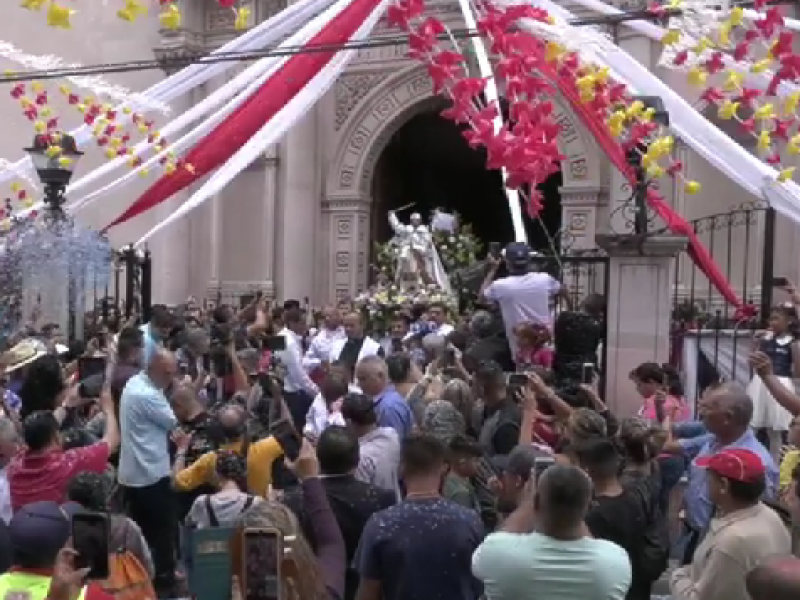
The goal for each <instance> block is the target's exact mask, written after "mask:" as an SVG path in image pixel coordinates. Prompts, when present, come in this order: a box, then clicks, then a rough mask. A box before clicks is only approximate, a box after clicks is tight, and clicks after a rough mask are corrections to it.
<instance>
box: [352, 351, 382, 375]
mask: <svg viewBox="0 0 800 600" xmlns="http://www.w3.org/2000/svg"><path fill="white" fill-rule="evenodd" d="M356 369H369V370H370V371H377V372H378V373H382V374H383V375H384V376H386V377H388V376H389V367H387V366H386V361H385V360H383V359H382V358H381V357H380V356H375V355H373V356H365V357H364V358H362V359H361V360H360V361H358V364H357V365H356Z"/></svg>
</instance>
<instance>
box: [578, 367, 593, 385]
mask: <svg viewBox="0 0 800 600" xmlns="http://www.w3.org/2000/svg"><path fill="white" fill-rule="evenodd" d="M593 381H594V363H583V368H582V369H581V383H592V382H593Z"/></svg>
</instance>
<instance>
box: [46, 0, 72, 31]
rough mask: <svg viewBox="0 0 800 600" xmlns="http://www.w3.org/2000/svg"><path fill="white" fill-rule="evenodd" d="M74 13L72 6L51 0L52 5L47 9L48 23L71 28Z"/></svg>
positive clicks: (61, 27)
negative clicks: (68, 6)
mask: <svg viewBox="0 0 800 600" xmlns="http://www.w3.org/2000/svg"><path fill="white" fill-rule="evenodd" d="M74 14H75V11H74V10H72V9H71V8H67V7H66V6H61V5H60V4H57V3H56V2H50V6H49V7H48V9H47V24H48V25H50V27H58V28H60V29H71V28H72V23H70V19H71V18H72V15H74Z"/></svg>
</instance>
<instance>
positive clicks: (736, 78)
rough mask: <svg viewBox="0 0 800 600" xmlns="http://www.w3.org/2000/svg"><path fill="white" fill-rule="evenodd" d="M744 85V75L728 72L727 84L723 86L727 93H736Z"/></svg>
mask: <svg viewBox="0 0 800 600" xmlns="http://www.w3.org/2000/svg"><path fill="white" fill-rule="evenodd" d="M742 83H744V73H739V71H728V73H727V77H726V79H725V83H723V84H722V87H723V89H724V90H725V91H726V92H735V91H736V90H738V89H739V88H740V87H742Z"/></svg>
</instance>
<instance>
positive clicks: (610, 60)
mask: <svg viewBox="0 0 800 600" xmlns="http://www.w3.org/2000/svg"><path fill="white" fill-rule="evenodd" d="M580 1H581V2H582V1H584V0H580ZM501 3H505V0H503V1H502V2H501ZM533 3H534V4H535V5H538V6H540V7H541V8H544V9H546V10H547V11H548V12H550V13H551V14H552V15H553V16H556V17H557V19H558V20H560V22H558V23H556V24H555V25H553V26H551V25H547V24H543V23H539V22H533V21H530V20H525V21H523V22H522V23H521V26H522V27H523V28H525V29H528V30H529V31H532V32H533V33H534V34H536V35H542V36H544V37H546V38H548V39H557V40H558V41H559V42H561V43H562V44H565V45H566V46H567V47H569V48H570V49H573V50H576V51H578V52H580V53H581V55H582V56H585V57H587V60H588V59H589V58H591V57H596V58H597V60H598V61H599V64H600V65H607V66H608V67H609V68H610V69H611V70H612V71H613V73H614V74H615V76H616V78H618V80H619V81H621V82H622V83H625V84H626V85H628V87H629V88H630V89H631V91H633V92H635V93H638V94H644V95H648V96H658V97H660V98H661V99H662V100H663V102H664V106H665V108H666V109H667V111H668V112H669V118H670V129H671V130H672V131H673V132H675V134H676V135H678V136H679V137H680V138H681V140H683V141H684V142H685V143H686V144H687V145H688V146H689V147H691V148H692V149H693V150H694V151H695V152H697V153H698V154H700V155H701V156H702V157H703V158H705V159H706V160H707V161H708V162H709V163H710V164H712V165H713V166H714V167H716V168H717V169H718V170H719V171H720V172H721V173H723V174H725V175H727V176H728V177H729V178H730V179H732V180H733V181H735V182H736V183H738V184H739V185H740V186H741V187H742V188H743V189H745V190H747V191H748V192H750V193H751V194H753V195H755V196H757V197H766V198H767V199H769V200H771V201H772V202H774V204H773V206H774V208H775V210H777V211H778V212H780V213H781V214H784V215H786V216H787V217H789V218H790V219H792V220H793V221H795V222H797V223H800V186H798V185H797V184H796V183H794V182H787V183H785V184H778V183H777V182H775V179H776V178H777V176H778V173H777V172H776V171H775V169H773V168H772V167H770V166H769V165H767V164H765V163H764V162H762V161H761V160H760V159H758V158H757V157H755V156H753V155H752V154H750V153H749V152H748V151H747V150H745V149H744V148H742V147H741V146H740V145H739V144H737V143H736V142H734V141H733V140H732V139H731V138H730V137H729V136H728V135H727V134H725V133H723V132H722V131H721V130H720V129H719V128H718V127H716V126H715V125H714V124H713V123H711V122H710V121H708V119H706V118H705V117H704V116H703V115H701V114H700V113H699V112H698V111H697V110H695V109H694V108H693V107H692V106H691V105H690V104H689V103H688V102H687V101H686V100H684V99H683V98H682V97H681V96H680V95H679V94H677V93H676V92H674V91H673V90H672V89H671V88H670V87H669V86H667V85H666V84H665V83H664V82H662V81H661V80H660V79H659V78H658V77H656V76H655V75H654V74H653V73H651V72H650V71H649V70H648V69H647V68H645V67H644V66H643V65H642V64H641V63H639V62H638V61H637V60H636V59H635V58H633V57H632V56H631V55H630V54H629V53H628V52H626V51H625V50H623V49H622V48H620V47H619V46H616V45H615V44H613V43H612V42H611V41H610V40H609V39H607V37H606V36H604V35H602V34H601V33H599V32H597V31H592V30H591V29H590V28H581V31H578V28H576V27H573V26H571V25H569V24H568V23H567V22H566V21H567V19H570V18H573V15H572V13H570V12H569V11H568V10H566V9H564V8H562V7H560V6H557V5H556V4H554V3H553V2H551V1H550V0H533ZM778 189H780V190H781V191H780V192H778V191H777V190H778Z"/></svg>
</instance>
